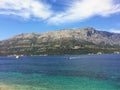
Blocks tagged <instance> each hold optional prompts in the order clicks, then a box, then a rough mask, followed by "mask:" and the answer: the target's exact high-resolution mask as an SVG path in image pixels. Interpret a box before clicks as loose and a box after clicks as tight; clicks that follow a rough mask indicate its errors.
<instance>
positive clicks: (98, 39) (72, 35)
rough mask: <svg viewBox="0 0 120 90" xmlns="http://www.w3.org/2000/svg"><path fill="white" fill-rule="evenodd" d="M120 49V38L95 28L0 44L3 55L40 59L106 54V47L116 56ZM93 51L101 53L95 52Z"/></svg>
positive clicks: (20, 37)
mask: <svg viewBox="0 0 120 90" xmlns="http://www.w3.org/2000/svg"><path fill="white" fill-rule="evenodd" d="M119 46H120V34H118V33H111V32H106V31H98V30H96V29H95V28H93V27H86V28H74V29H65V30H59V31H51V32H46V33H27V34H23V33H22V34H19V35H16V36H14V37H12V38H9V39H7V40H3V41H0V55H11V54H12V55H13V54H25V55H32V54H34V55H36V54H37V55H39V54H55V52H56V54H82V52H83V51H84V53H97V52H99V51H101V52H103V53H105V52H104V50H101V49H102V48H103V47H104V48H105V47H106V48H105V49H108V48H109V49H110V50H108V52H110V53H113V52H115V51H119ZM111 48H113V50H111ZM87 49H88V51H90V52H88V51H87ZM92 49H93V50H94V49H100V50H97V51H96V52H92V51H93V50H92ZM69 50H70V52H71V51H75V50H76V51H75V53H72V52H71V53H69ZM77 50H78V51H77ZM82 50H83V51H82ZM50 51H53V52H50ZM34 52H35V53H34ZM48 52H49V53H48ZM64 52H66V53H64ZM67 52H68V53H67ZM84 53H83V54H84ZM106 53H107V52H106Z"/></svg>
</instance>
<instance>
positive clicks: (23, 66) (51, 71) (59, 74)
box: [0, 54, 120, 90]
mask: <svg viewBox="0 0 120 90" xmlns="http://www.w3.org/2000/svg"><path fill="white" fill-rule="evenodd" d="M0 90H120V55H115V54H113V55H112V54H111V55H73V56H72V55H69V56H68V55H66V56H45V57H44V56H32V57H21V58H19V59H15V57H0Z"/></svg>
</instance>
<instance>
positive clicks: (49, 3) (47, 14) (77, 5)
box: [0, 0, 120, 40]
mask: <svg viewBox="0 0 120 90" xmlns="http://www.w3.org/2000/svg"><path fill="white" fill-rule="evenodd" d="M82 27H94V28H96V29H97V30H103V31H109V32H115V33H120V0H0V40H4V39H7V38H10V37H12V36H14V35H17V34H21V33H32V32H40V33H43V32H49V31H54V30H63V29H71V28H82Z"/></svg>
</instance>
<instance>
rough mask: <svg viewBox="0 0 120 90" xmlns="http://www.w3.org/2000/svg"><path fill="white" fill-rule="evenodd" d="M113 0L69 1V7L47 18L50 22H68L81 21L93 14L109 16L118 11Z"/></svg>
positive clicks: (119, 5) (117, 5)
mask: <svg viewBox="0 0 120 90" xmlns="http://www.w3.org/2000/svg"><path fill="white" fill-rule="evenodd" d="M114 1H115V0H94V1H93V0H76V1H75V2H73V3H70V7H69V8H68V9H67V10H66V11H65V12H61V13H57V14H56V15H55V16H54V17H52V18H50V19H49V22H50V23H56V24H61V23H68V22H74V21H81V20H85V19H87V18H90V17H92V16H95V15H100V16H109V15H111V14H114V13H118V12H120V4H115V3H114Z"/></svg>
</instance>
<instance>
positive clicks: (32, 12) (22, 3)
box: [0, 0, 52, 19]
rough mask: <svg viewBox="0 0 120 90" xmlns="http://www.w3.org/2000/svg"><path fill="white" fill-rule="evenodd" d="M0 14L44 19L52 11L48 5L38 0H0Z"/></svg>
mask: <svg viewBox="0 0 120 90" xmlns="http://www.w3.org/2000/svg"><path fill="white" fill-rule="evenodd" d="M0 14H5V15H16V16H21V17H23V18H30V17H31V16H32V17H35V18H40V19H46V18H48V17H50V16H51V14H52V11H51V10H50V6H49V5H47V4H45V3H42V2H41V1H38V0H0Z"/></svg>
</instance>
